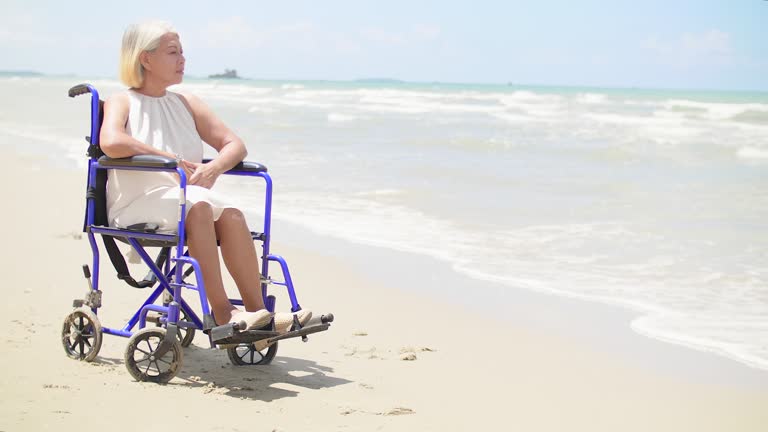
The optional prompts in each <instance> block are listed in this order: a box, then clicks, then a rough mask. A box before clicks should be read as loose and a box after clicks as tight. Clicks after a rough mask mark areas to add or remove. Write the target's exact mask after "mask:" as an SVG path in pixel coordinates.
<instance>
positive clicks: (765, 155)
mask: <svg viewBox="0 0 768 432" xmlns="http://www.w3.org/2000/svg"><path fill="white" fill-rule="evenodd" d="M736 156H738V157H740V158H743V159H768V149H764V148H757V147H742V148H740V149H739V150H738V151H737V152H736Z"/></svg>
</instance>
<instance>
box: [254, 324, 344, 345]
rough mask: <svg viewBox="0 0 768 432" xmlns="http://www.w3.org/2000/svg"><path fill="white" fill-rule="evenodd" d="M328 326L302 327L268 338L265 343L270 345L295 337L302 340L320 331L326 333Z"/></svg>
mask: <svg viewBox="0 0 768 432" xmlns="http://www.w3.org/2000/svg"><path fill="white" fill-rule="evenodd" d="M330 326H331V324H330V323H323V324H316V325H308V326H305V327H302V328H300V329H298V330H294V331H289V332H288V333H283V334H281V335H277V336H274V337H270V338H269V340H268V341H267V342H269V343H270V344H271V343H274V342H277V341H279V340H283V339H290V338H295V337H301V338H303V337H304V336H306V335H309V334H312V333H318V332H321V331H326V330H328V327H330Z"/></svg>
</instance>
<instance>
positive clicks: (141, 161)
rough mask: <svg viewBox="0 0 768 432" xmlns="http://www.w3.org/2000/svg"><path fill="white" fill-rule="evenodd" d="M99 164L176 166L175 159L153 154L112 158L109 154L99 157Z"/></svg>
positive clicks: (154, 166) (116, 166)
mask: <svg viewBox="0 0 768 432" xmlns="http://www.w3.org/2000/svg"><path fill="white" fill-rule="evenodd" d="M99 165H101V166H103V167H105V168H120V167H132V168H169V169H171V168H176V159H171V158H167V157H163V156H154V155H136V156H131V157H126V158H118V159H113V158H110V157H109V156H102V157H100V158H99Z"/></svg>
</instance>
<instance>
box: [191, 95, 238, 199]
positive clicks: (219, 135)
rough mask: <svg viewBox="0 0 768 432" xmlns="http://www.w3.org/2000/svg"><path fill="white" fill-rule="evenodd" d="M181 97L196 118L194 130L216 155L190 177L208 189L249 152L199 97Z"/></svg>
mask: <svg viewBox="0 0 768 432" xmlns="http://www.w3.org/2000/svg"><path fill="white" fill-rule="evenodd" d="M182 100H183V101H184V102H185V103H186V104H187V106H188V107H189V109H190V111H191V112H192V117H193V118H194V120H195V126H196V127H197V133H198V134H199V135H200V138H202V139H203V141H205V142H206V143H207V144H208V145H210V146H211V147H213V148H215V149H216V151H217V152H219V155H218V156H217V157H216V158H215V159H213V160H212V161H210V162H209V163H207V164H199V165H198V166H197V167H196V168H197V169H196V170H195V173H194V174H193V175H192V177H190V180H189V182H190V184H196V185H199V186H203V187H207V188H210V187H211V186H213V184H214V183H215V182H216V178H218V176H219V175H221V174H222V173H224V172H226V171H228V170H230V169H232V168H233V167H234V166H235V165H237V164H238V163H240V162H242V161H243V159H245V157H246V156H247V155H248V151H247V150H246V149H245V144H244V143H243V140H241V139H240V138H239V137H238V136H237V135H235V134H234V132H232V131H231V130H230V129H229V128H228V127H227V126H226V125H225V124H224V122H222V121H221V120H220V119H219V118H218V117H216V114H214V113H213V111H211V109H210V108H208V106H207V105H206V104H205V103H203V101H201V100H200V99H199V98H197V97H196V96H193V95H189V94H184V95H182Z"/></svg>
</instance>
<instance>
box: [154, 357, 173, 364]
mask: <svg viewBox="0 0 768 432" xmlns="http://www.w3.org/2000/svg"><path fill="white" fill-rule="evenodd" d="M157 361H159V362H163V363H165V364H167V365H169V366H170V365H171V362H167V361H165V360H163V359H162V358H159V359H157Z"/></svg>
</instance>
